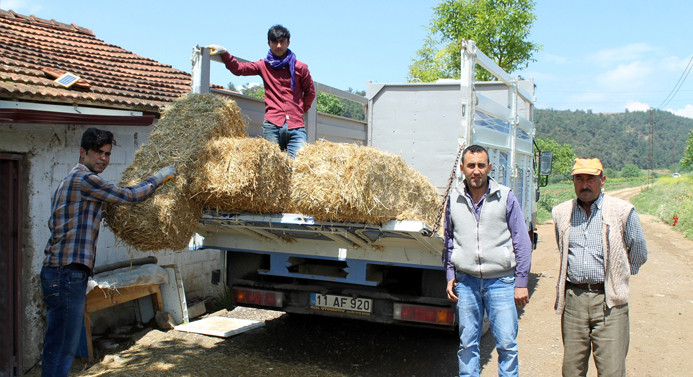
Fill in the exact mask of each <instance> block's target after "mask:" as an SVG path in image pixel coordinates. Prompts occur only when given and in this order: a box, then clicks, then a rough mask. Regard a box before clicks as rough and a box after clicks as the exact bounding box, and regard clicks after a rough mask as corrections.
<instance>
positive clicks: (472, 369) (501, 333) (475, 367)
mask: <svg viewBox="0 0 693 377" xmlns="http://www.w3.org/2000/svg"><path fill="white" fill-rule="evenodd" d="M455 279H456V280H457V285H455V294H456V295H457V297H458V301H457V324H458V327H459V334H460V347H459V349H458V351H457V359H458V361H459V372H460V376H475V377H478V376H479V374H480V373H481V366H480V344H481V330H482V326H483V320H484V312H486V315H487V316H488V319H489V322H490V324H491V332H492V333H493V338H494V339H495V342H496V351H497V352H498V376H518V375H519V363H518V349H517V328H518V321H517V309H516V308H515V277H514V276H508V277H502V278H497V279H479V278H476V277H474V276H471V275H468V274H465V273H463V272H459V271H458V272H457V273H456V274H455Z"/></svg>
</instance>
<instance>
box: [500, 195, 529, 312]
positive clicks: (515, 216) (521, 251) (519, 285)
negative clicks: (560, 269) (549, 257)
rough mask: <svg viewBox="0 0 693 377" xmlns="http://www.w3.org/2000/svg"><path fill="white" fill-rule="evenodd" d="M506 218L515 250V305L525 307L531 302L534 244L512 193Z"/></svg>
mask: <svg viewBox="0 0 693 377" xmlns="http://www.w3.org/2000/svg"><path fill="white" fill-rule="evenodd" d="M506 218H507V220H508V229H509V230H510V234H511V236H512V239H513V248H514V250H515V262H516V265H515V303H516V304H517V305H520V306H523V305H525V304H526V303H528V302H529V290H528V289H527V283H528V282H529V270H530V268H531V265H532V242H531V241H530V239H529V233H528V232H527V226H526V225H525V219H524V216H523V215H522V209H521V208H520V203H519V202H518V201H517V198H516V197H515V194H513V192H512V191H510V192H509V193H508V204H507V208H506Z"/></svg>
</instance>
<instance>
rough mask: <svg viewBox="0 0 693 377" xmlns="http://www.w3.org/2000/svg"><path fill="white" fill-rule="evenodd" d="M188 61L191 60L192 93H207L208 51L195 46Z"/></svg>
mask: <svg viewBox="0 0 693 377" xmlns="http://www.w3.org/2000/svg"><path fill="white" fill-rule="evenodd" d="M190 60H192V77H191V78H192V92H193V93H209V62H210V58H209V49H207V48H204V47H200V46H195V47H194V48H193V53H192V56H191V57H190Z"/></svg>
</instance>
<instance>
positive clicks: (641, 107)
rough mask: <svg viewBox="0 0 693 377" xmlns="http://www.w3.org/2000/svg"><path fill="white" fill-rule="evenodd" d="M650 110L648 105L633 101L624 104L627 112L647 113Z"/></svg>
mask: <svg viewBox="0 0 693 377" xmlns="http://www.w3.org/2000/svg"><path fill="white" fill-rule="evenodd" d="M650 108H651V106H650V105H648V104H646V103H643V102H637V101H633V102H628V103H627V104H626V109H627V110H628V111H647V110H649V109H650Z"/></svg>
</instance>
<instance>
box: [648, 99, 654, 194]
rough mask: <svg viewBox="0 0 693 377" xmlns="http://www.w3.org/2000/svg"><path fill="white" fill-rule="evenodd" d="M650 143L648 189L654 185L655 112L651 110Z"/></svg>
mask: <svg viewBox="0 0 693 377" xmlns="http://www.w3.org/2000/svg"><path fill="white" fill-rule="evenodd" d="M647 142H648V153H647V154H648V156H647V159H648V161H647V163H648V168H649V173H648V176H647V187H650V186H651V185H652V183H654V110H653V109H652V108H650V127H649V137H648V138H647Z"/></svg>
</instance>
